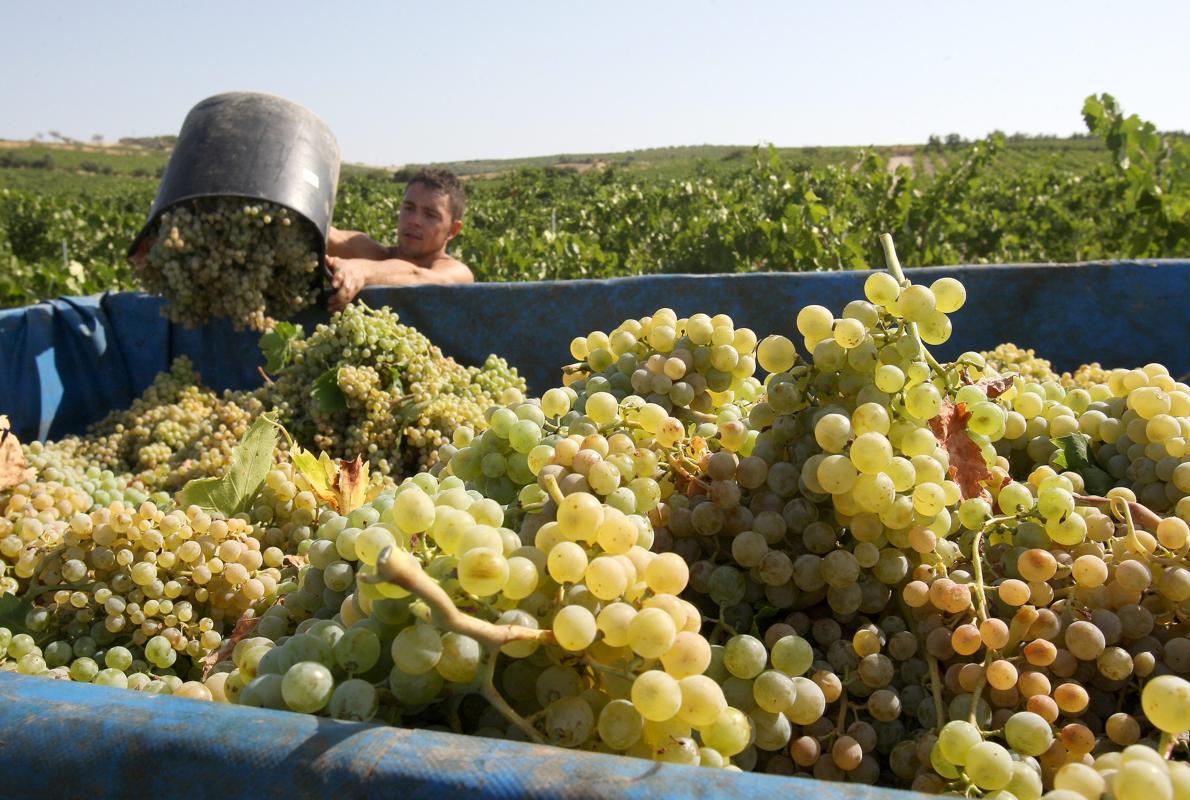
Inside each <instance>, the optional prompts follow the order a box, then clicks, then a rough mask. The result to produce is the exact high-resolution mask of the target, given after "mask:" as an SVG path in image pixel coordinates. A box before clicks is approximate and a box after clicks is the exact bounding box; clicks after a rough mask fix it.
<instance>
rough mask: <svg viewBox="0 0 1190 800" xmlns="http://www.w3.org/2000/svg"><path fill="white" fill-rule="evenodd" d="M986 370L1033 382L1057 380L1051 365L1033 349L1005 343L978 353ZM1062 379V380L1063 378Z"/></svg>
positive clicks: (1056, 374) (1057, 376) (1057, 377)
mask: <svg viewBox="0 0 1190 800" xmlns="http://www.w3.org/2000/svg"><path fill="white" fill-rule="evenodd" d="M980 356H982V357H983V360H984V363H985V364H986V366H987V368H988V369H990V370H994V371H996V372H998V373H1000V374H1007V373H1013V374H1015V375H1020V376H1021V377H1022V378H1025V379H1027V380H1031V381H1034V382H1041V381H1053V380H1058V379H1059V375H1058V373H1056V372H1054V367H1053V364H1051V363H1050V362H1049V361H1048V360H1047V359H1044V358H1042V357H1041V356H1039V355H1037V352H1036V351H1035V350H1034V349H1033V348H1031V347H1030V348H1023V347H1017V346H1016V345H1015V344H1012V343H1011V342H1005V343H1004V344H1001V345H999V346H997V347H995V348H994V349H992V350H987V351H985V352H982V353H980ZM1063 379H1064V378H1063Z"/></svg>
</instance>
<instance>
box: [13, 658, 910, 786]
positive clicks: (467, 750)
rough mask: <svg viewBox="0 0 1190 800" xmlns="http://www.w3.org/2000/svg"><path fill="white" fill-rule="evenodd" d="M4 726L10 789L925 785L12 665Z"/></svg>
mask: <svg viewBox="0 0 1190 800" xmlns="http://www.w3.org/2000/svg"><path fill="white" fill-rule="evenodd" d="M0 731H3V735H0V797H2V798H8V797H13V798H15V797H22V798H24V797H40V798H57V797H71V798H74V797H79V798H82V797H112V798H117V797H121V798H122V797H128V798H132V797H145V798H167V797H185V798H188V799H189V800H198V799H199V798H204V797H217V798H221V799H222V798H228V797H246V798H254V800H262V798H267V797H279V798H286V800H298V798H303V797H328V798H335V800H349V798H357V797H358V798H401V800H422V799H423V798H424V799H425V800H447V799H448V798H456V797H464V796H470V797H474V798H482V800H496V798H509V799H510V800H521V798H526V799H529V798H601V797H616V798H627V800H652V799H653V798H675V799H676V800H684V799H685V798H725V799H728V800H730V799H731V798H775V797H784V798H791V799H796V798H810V797H814V798H816V800H912V798H914V797H916V795H913V794H911V793H908V792H900V791H895V790H891V789H880V788H875V787H870V786H863V785H858V784H844V783H820V782H818V781H809V780H805V779H800V778H778V777H773V776H768V775H756V774H751V773H740V774H737V773H734V772H726V771H724V770H712V769H703V768H698V767H680V766H675V765H673V764H660V763H657V762H654V761H645V760H641V759H631V758H623V757H620V756H609V755H600V754H596V753H583V752H576V751H566V750H557V749H554V748H547V747H543V746H540V745H530V744H521V743H518V742H506V741H499V740H495V739H481V738H476V737H466V736H458V735H455V734H452V733H438V732H435V731H424V730H419V731H414V730H406V729H401V728H389V727H382V726H378V725H364V724H360V723H349V722H336V721H335V720H331V719H326V718H319V717H313V716H308V715H305V714H292V713H288V712H284V711H268V710H264V709H256V708H247V707H244V706H229V705H224V704H218V703H209V702H203V701H199V700H187V699H183V698H178V697H168V696H159V695H148V694H142V693H140V692H130V691H128V690H126V689H113V688H109V687H104V686H92V685H90V684H82V683H73V682H70V681H54V680H48V679H46V678H34V677H28V676H24V675H15V674H12V673H0ZM465 793H466V794H465Z"/></svg>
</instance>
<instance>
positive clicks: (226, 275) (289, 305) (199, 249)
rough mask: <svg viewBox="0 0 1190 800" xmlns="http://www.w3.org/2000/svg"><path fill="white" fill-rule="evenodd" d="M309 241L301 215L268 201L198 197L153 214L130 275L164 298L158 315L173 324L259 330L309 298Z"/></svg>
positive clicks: (312, 270)
mask: <svg viewBox="0 0 1190 800" xmlns="http://www.w3.org/2000/svg"><path fill="white" fill-rule="evenodd" d="M317 240H318V233H317V231H315V230H314V228H313V226H312V225H311V224H310V223H309V222H308V221H307V220H305V218H303V217H302V216H301V215H299V214H296V213H294V212H293V211H291V210H289V209H288V208H284V207H283V206H279V205H276V204H275V203H268V202H259V201H251V200H246V199H244V198H236V197H211V198H199V199H196V200H190V201H186V202H184V203H180V204H178V205H175V206H173V207H171V208H169V209H167V210H166V211H164V212H163V213H162V214H161V219H160V221H159V222H158V225H157V231H156V234H155V236H154V239H153V244H152V246H151V248H150V249H149V253H148V258H147V260H146V262H145V265H144V266H143V267H141V268H140V269H139V271H138V278H139V280H140V283H141V286H143V287H144V289H145V290H146V291H148V292H152V293H154V294H160V295H162V296H164V297H165V298H166V300H167V301H168V302H167V304H166V305H165V306H164V308H162V313H163V314H164V315H165V316H166V317H167V318H169V319H171V320H173V321H174V322H178V323H181V324H183V325H187V326H190V327H194V326H198V325H202V324H203V323H205V322H207V321H208V320H211V319H213V318H217V317H227V318H229V319H230V320H231V322H232V325H234V326H235V327H236V328H237V329H243V328H250V329H252V330H258V331H265V330H269V329H270V328H272V327H273V325H274V324H275V321H276V319H286V318H288V317H291V316H293V315H294V314H295V313H297V312H298V311H301V310H302V309H304V308H307V307H308V306H310V305H312V304H313V303H314V301H315V300H316V299H317V296H318V290H319V284H320V280H319V273H320V264H319V258H318V250H319V248H318V245H317Z"/></svg>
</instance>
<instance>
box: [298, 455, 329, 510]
mask: <svg viewBox="0 0 1190 800" xmlns="http://www.w3.org/2000/svg"><path fill="white" fill-rule="evenodd" d="M289 452H290V460H291V461H292V462H293V466H294V468H296V469H297V471H298V472H299V473H300V474H301V476H302V477H303V478H305V479H306V482H307V483H309V484H310V491H312V492H314V496H315V497H316V498H317V499H318V501H319V502H320V503H328V504H330V505H332V506H334V507H335V508H336V510H338V505H339V495H338V493H336V492H335V490H334V489H333V488H332V487H331V482H330V481H329V480H327V477H326V470H325V469H323V466H322V463H321V462H319V460H318V459H317V458H315V457H314V454H313V453H311V452H310V451H309V450H305V449H303V448H302V447H300V446H298V445H296V444H294V445H291V446H290V448H289ZM324 455H325V454H324Z"/></svg>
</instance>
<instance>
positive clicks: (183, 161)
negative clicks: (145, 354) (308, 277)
mask: <svg viewBox="0 0 1190 800" xmlns="http://www.w3.org/2000/svg"><path fill="white" fill-rule="evenodd" d="M338 184H339V144H338V142H336V141H335V137H334V134H332V133H331V130H330V128H328V127H327V126H326V124H325V123H324V122H323V121H322V120H320V119H319V118H318V117H316V116H315V115H314V114H313V112H311V111H310V110H309V109H306V108H304V107H303V106H300V105H298V104H297V103H293V102H290V101H289V100H286V99H284V98H282V97H277V96H275V95H270V94H260V93H256V92H228V93H226V94H218V95H215V96H214V97H208V98H207V99H206V100H203V101H202V102H200V103H199V104H198V105H196V106H195V107H194V108H192V109H190V113H189V114H187V115H186V119H185V120H184V121H183V122H182V130H181V132H180V133H179V134H178V141H177V144H176V145H175V146H174V150H173V154H172V155H170V158H169V164H168V165H167V166H166V168H165V174H164V175H163V176H162V178H161V185H160V186H159V187H158V189H157V197H156V198H155V199H154V200H153V206H152V208H151V209H150V210H149V219H148V221H147V222H146V223H145V226H144V227H143V228H142V229H141V231H140V233H139V234H138V235H137V237H136V239H135V241H133V243H132V246H131V247H130V248H129V250H128V254H129V255H130V256H131V255H132V254H133V253H135V252H136V251H137V249H138V248H139V247H140V246H141V243H142V242H143V241H145V238H146V237H147V236H149V235H151V234H152V233H153V232H154V231H155V229H156V226H157V222H158V219H159V218H160V216H161V214H162V212H164V211H166V210H167V209H169V208H170V207H172V206H174V205H177V204H178V203H181V202H183V201H186V200H193V199H196V198H201V197H245V198H252V199H256V200H267V201H269V202H271V203H276V204H278V205H281V206H285V207H287V208H289V209H291V210H292V211H295V212H297V213H298V214H300V215H301V216H302V217H304V218H305V219H306V220H308V221H309V222H310V223H311V224H312V225H313V226H314V227H315V228H316V229H317V230H318V234H319V237H318V247H319V258H320V259H321V257H322V256H323V255H325V251H326V236H327V231H328V229H329V228H330V224H331V215H332V213H333V211H334V207H335V190H336V188H337V187H338Z"/></svg>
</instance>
